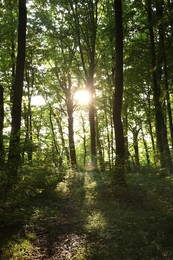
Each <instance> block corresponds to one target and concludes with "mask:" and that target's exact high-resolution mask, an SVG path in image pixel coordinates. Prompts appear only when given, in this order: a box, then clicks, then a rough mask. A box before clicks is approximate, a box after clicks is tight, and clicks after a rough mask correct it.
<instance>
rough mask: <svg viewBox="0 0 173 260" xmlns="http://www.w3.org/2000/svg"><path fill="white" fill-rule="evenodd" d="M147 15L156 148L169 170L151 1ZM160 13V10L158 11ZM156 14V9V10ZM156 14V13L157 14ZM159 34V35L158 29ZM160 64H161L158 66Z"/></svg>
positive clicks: (148, 2)
mask: <svg viewBox="0 0 173 260" xmlns="http://www.w3.org/2000/svg"><path fill="white" fill-rule="evenodd" d="M146 3H147V14H148V26H149V34H150V46H151V65H152V79H153V96H154V97H153V98H154V106H155V122H156V137H157V138H156V139H157V147H158V151H159V159H160V166H161V168H163V169H167V170H168V168H171V164H172V163H171V158H170V153H169V146H168V140H167V130H166V125H165V121H164V115H163V111H162V105H161V86H160V81H161V73H162V72H161V64H162V47H163V46H162V45H160V44H163V42H162V39H161V37H162V36H161V35H159V54H158V60H157V58H156V48H155V41H154V31H153V19H152V8H151V0H147V1H146ZM159 11H160V10H159ZM157 12H158V8H157ZM157 14H158V13H157ZM159 33H161V31H160V28H159ZM160 63H161V64H160Z"/></svg>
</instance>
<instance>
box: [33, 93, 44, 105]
mask: <svg viewBox="0 0 173 260" xmlns="http://www.w3.org/2000/svg"><path fill="white" fill-rule="evenodd" d="M45 104H46V102H45V100H44V98H43V97H42V96H41V95H36V96H33V97H32V98H31V105H33V106H36V107H39V106H44V105H45Z"/></svg>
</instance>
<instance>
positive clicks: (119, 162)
mask: <svg viewBox="0 0 173 260" xmlns="http://www.w3.org/2000/svg"><path fill="white" fill-rule="evenodd" d="M114 10H115V51H116V67H115V91H114V103H113V121H114V130H115V138H116V162H115V172H114V181H115V182H117V183H119V184H124V183H125V145H124V133H123V125H122V119H121V111H122V99H123V24H122V3H121V0H114Z"/></svg>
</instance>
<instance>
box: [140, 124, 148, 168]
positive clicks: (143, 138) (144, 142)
mask: <svg viewBox="0 0 173 260" xmlns="http://www.w3.org/2000/svg"><path fill="white" fill-rule="evenodd" d="M141 129H142V140H143V144H144V148H145V154H146V160H147V165H148V166H150V155H149V151H148V146H147V141H146V139H145V134H144V131H143V128H141Z"/></svg>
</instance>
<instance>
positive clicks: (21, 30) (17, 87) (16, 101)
mask: <svg viewBox="0 0 173 260" xmlns="http://www.w3.org/2000/svg"><path fill="white" fill-rule="evenodd" d="M26 18H27V17H26V0H19V24H18V51H17V64H16V75H15V82H14V93H13V105H12V123H11V136H10V145H9V155H8V162H9V173H10V175H13V176H17V171H18V166H19V162H20V127H21V105H22V95H23V79H24V63H25V49H26Z"/></svg>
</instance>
